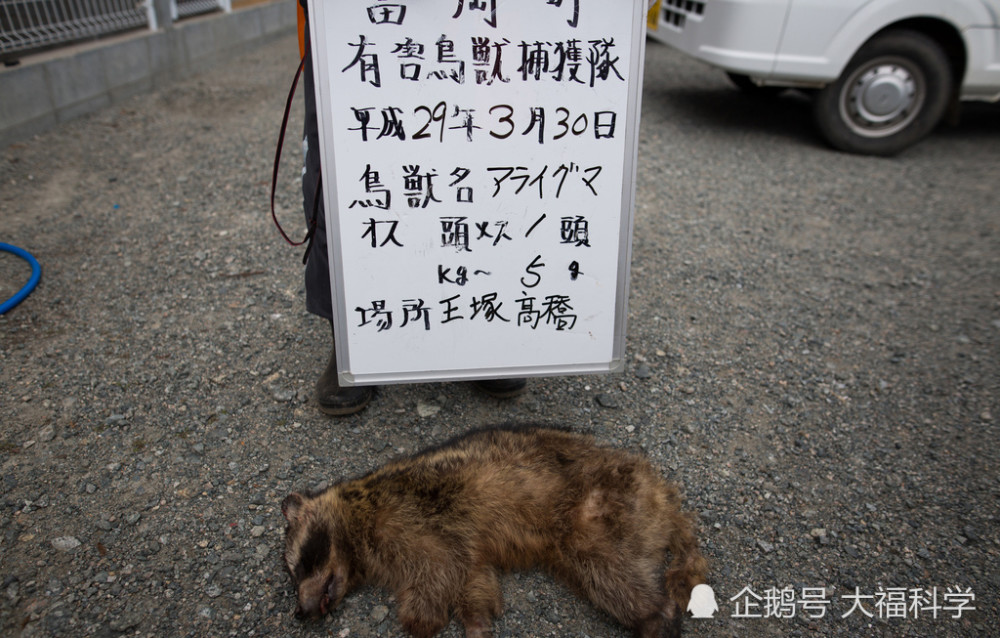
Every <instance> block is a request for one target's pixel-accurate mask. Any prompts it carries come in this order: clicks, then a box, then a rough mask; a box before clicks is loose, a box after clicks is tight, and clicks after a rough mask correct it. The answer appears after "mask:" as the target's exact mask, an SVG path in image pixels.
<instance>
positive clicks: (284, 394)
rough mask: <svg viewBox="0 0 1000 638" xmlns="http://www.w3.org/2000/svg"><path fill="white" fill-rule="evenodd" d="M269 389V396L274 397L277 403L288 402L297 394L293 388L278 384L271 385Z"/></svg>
mask: <svg viewBox="0 0 1000 638" xmlns="http://www.w3.org/2000/svg"><path fill="white" fill-rule="evenodd" d="M270 390H271V396H272V397H274V400H275V401H277V402H279V403H288V402H289V401H291V400H292V399H294V398H295V395H296V394H297V393H296V391H295V390H294V389H292V388H286V387H284V386H279V385H272V386H271V388H270Z"/></svg>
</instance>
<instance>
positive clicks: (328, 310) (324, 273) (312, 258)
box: [299, 0, 333, 319]
mask: <svg viewBox="0 0 1000 638" xmlns="http://www.w3.org/2000/svg"><path fill="white" fill-rule="evenodd" d="M299 2H300V4H302V6H303V7H305V5H306V1H305V0H299ZM301 82H302V85H303V90H304V92H305V102H306V119H305V131H304V133H303V142H302V144H303V149H304V151H305V168H304V170H303V173H302V204H303V206H302V207H303V209H304V210H305V215H306V227H307V228H308V225H309V224H310V223H311V221H312V220H311V218H312V215H313V202H314V201H317V208H316V211H315V212H316V232H315V235H314V236H313V241H312V248H311V249H310V250H309V258H308V260H307V261H306V310H308V311H309V312H311V313H312V314H314V315H319V316H320V317H323V318H325V319H333V299H332V297H331V294H330V257H329V253H328V252H327V241H326V214H325V211H324V208H323V206H324V205H323V193H317V192H316V183H317V181H318V180H319V174H320V159H319V128H318V126H317V124H316V93H315V87H314V86H313V69H312V54H311V53H310V51H309V29H308V27H307V28H306V63H305V68H304V69H302V79H301ZM317 198H318V200H317Z"/></svg>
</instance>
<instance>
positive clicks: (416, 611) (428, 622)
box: [396, 587, 450, 638]
mask: <svg viewBox="0 0 1000 638" xmlns="http://www.w3.org/2000/svg"><path fill="white" fill-rule="evenodd" d="M396 599H397V601H398V602H399V622H400V624H402V625H403V629H405V630H406V631H407V632H408V633H409V634H410V635H411V636H413V637H414V638H433V637H434V636H436V635H438V634H439V633H441V631H442V630H443V629H444V628H445V627H446V626H447V625H448V621H449V620H450V616H449V615H448V604H447V602H446V601H445V600H444V599H443V598H442V597H441V596H432V595H428V593H427V591H426V589H421V588H420V587H412V588H407V589H404V590H402V591H400V592H397V594H396Z"/></svg>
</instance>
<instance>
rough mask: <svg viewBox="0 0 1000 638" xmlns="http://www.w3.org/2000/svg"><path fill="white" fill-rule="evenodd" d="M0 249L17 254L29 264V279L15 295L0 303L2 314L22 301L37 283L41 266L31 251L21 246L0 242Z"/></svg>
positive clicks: (40, 276)
mask: <svg viewBox="0 0 1000 638" xmlns="http://www.w3.org/2000/svg"><path fill="white" fill-rule="evenodd" d="M0 250H2V251H4V252H8V253H11V254H12V255H17V256H18V257H20V258H21V259H23V260H24V261H26V262H28V263H29V264H31V279H29V280H28V283H26V284H24V287H23V288H21V289H20V290H18V291H17V294H16V295H14V296H13V297H11V298H10V299H8V300H7V301H5V302H3V303H2V304H0V315H2V314H4V313H5V312H7V311H8V310H11V309H12V308H14V306H16V305H17V304H19V303H21V302H22V301H24V298H25V297H27V296H28V295H30V294H31V291H32V290H34V289H35V286H37V285H38V280H39V279H41V278H42V267H41V266H39V265H38V260H37V259H35V258H34V257H32V256H31V253H29V252H28V251H26V250H25V249H23V248H18V247H17V246H11V245H10V244H5V243H3V242H0Z"/></svg>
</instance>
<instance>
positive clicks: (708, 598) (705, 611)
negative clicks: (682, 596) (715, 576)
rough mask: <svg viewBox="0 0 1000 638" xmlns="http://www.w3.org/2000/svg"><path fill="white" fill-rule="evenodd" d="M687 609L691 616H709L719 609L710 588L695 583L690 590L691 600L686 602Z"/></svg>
mask: <svg viewBox="0 0 1000 638" xmlns="http://www.w3.org/2000/svg"><path fill="white" fill-rule="evenodd" d="M687 610H688V611H689V612H691V617H692V618H711V617H712V616H713V615H714V614H715V612H717V611H719V605H718V603H716V602H715V592H714V591H713V590H712V588H711V587H709V586H708V585H695V587H694V589H692V590H691V602H689V603H688V608H687Z"/></svg>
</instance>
